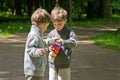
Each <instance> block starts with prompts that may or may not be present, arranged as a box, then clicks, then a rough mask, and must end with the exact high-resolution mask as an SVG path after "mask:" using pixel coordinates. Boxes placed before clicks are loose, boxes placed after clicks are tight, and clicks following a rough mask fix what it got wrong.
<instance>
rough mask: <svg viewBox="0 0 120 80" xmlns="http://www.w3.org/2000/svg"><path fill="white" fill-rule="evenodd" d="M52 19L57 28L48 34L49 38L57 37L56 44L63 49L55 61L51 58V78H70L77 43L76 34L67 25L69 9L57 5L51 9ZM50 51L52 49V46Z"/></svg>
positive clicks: (67, 79) (56, 79)
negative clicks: (73, 50)
mask: <svg viewBox="0 0 120 80" xmlns="http://www.w3.org/2000/svg"><path fill="white" fill-rule="evenodd" d="M51 20H52V23H53V25H54V28H55V29H53V30H52V31H51V32H50V33H49V34H48V39H51V38H53V39H55V42H56V43H55V44H57V45H58V46H60V47H61V49H59V52H58V53H57V55H56V57H55V59H54V61H51V59H49V80H70V77H71V54H72V48H73V47H75V46H76V45H77V42H76V34H75V33H74V31H73V30H72V29H71V28H69V27H68V26H66V25H65V23H66V22H67V11H66V10H64V9H63V8H61V7H55V8H54V9H53V10H52V11H51ZM52 46H53V45H52ZM53 49H55V48H53ZM50 51H52V50H51V47H50ZM49 55H50V54H49Z"/></svg>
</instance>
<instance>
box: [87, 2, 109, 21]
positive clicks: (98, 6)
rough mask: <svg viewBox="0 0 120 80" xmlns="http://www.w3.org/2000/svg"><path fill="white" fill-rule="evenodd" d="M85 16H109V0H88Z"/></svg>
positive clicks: (107, 17) (90, 17) (89, 17)
mask: <svg viewBox="0 0 120 80" xmlns="http://www.w3.org/2000/svg"><path fill="white" fill-rule="evenodd" d="M86 18H88V19H92V18H105V19H109V18H111V6H110V0H97V1H96V0H89V1H88V6H87V17H86Z"/></svg>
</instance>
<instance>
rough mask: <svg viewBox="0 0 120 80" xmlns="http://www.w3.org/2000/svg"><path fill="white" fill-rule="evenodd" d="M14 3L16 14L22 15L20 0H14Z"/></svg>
mask: <svg viewBox="0 0 120 80" xmlns="http://www.w3.org/2000/svg"><path fill="white" fill-rule="evenodd" d="M14 4H15V11H16V12H15V14H16V15H22V11H21V8H22V7H21V0H14Z"/></svg>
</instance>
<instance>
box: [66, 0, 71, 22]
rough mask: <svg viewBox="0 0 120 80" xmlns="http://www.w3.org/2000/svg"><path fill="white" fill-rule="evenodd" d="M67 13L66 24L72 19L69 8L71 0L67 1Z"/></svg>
mask: <svg viewBox="0 0 120 80" xmlns="http://www.w3.org/2000/svg"><path fill="white" fill-rule="evenodd" d="M66 7H67V11H68V17H67V19H68V22H71V21H72V18H71V9H72V8H71V7H72V4H71V0H67V6H66Z"/></svg>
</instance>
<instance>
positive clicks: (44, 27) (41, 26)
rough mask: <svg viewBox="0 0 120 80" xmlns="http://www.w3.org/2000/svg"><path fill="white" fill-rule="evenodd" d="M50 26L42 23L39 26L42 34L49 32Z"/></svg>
mask: <svg viewBox="0 0 120 80" xmlns="http://www.w3.org/2000/svg"><path fill="white" fill-rule="evenodd" d="M48 25H49V23H41V24H40V25H39V27H40V29H41V31H42V32H45V31H46V30H47V27H48Z"/></svg>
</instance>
